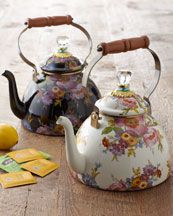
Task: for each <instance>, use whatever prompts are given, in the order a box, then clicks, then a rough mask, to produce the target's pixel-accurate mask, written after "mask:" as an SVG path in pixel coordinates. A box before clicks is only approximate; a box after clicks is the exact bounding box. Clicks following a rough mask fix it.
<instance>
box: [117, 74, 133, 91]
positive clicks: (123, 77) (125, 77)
mask: <svg viewBox="0 0 173 216" xmlns="http://www.w3.org/2000/svg"><path fill="white" fill-rule="evenodd" d="M131 76H132V73H131V72H130V71H119V72H118V74H117V79H118V87H119V88H118V90H121V91H129V87H130V84H129V83H130V80H131Z"/></svg>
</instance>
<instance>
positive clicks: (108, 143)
mask: <svg viewBox="0 0 173 216" xmlns="http://www.w3.org/2000/svg"><path fill="white" fill-rule="evenodd" d="M152 121H153V119H152V118H151V117H149V116H148V115H140V116H137V117H128V118H122V117H110V119H109V122H108V126H107V127H106V128H104V130H103V131H102V135H106V136H104V137H103V139H102V145H103V147H104V150H103V152H104V153H107V152H108V151H109V152H111V153H112V155H113V158H112V160H114V159H116V160H118V157H120V156H122V155H125V154H126V151H127V155H128V157H130V156H134V157H135V155H136V153H135V150H136V149H137V148H143V146H146V147H147V148H150V149H151V150H152V147H153V146H155V145H156V144H157V145H158V149H159V150H160V151H162V150H163V146H162V143H161V139H162V135H161V134H160V131H159V130H158V129H156V128H154V127H152V126H151V125H152V124H153V125H156V122H154V121H153V122H152Z"/></svg>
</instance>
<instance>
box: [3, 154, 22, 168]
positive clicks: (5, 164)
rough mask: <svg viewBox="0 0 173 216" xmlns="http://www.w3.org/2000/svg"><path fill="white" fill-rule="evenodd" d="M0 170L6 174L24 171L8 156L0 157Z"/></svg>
mask: <svg viewBox="0 0 173 216" xmlns="http://www.w3.org/2000/svg"><path fill="white" fill-rule="evenodd" d="M0 169H3V170H5V171H6V172H17V171H22V169H21V168H20V166H19V164H18V163H16V161H15V160H13V159H12V158H10V157H8V156H7V155H3V156H1V157H0Z"/></svg>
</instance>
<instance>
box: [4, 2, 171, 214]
mask: <svg viewBox="0 0 173 216" xmlns="http://www.w3.org/2000/svg"><path fill="white" fill-rule="evenodd" d="M66 14H71V15H72V17H74V20H75V21H79V23H80V24H81V25H83V26H84V27H86V28H87V29H88V31H89V32H90V33H91V36H92V38H93V42H94V47H95V50H96V45H97V44H99V43H100V42H102V41H105V42H109V41H111V40H115V39H122V38H127V37H136V36H140V35H145V34H146V35H148V36H149V37H150V40H151V48H153V49H154V50H155V51H156V52H157V53H158V55H159V57H160V58H161V62H162V77H161V78H162V79H161V81H160V83H159V86H158V88H157V90H156V91H155V93H154V94H153V95H152V97H151V102H152V110H153V115H154V116H155V117H156V118H157V119H158V120H159V121H160V123H161V124H162V126H163V127H164V130H165V132H166V135H167V137H168V140H169V143H170V145H171V147H172V140H173V114H172V110H173V84H172V83H173V74H172V68H173V61H172V53H173V45H172V43H173V28H172V23H173V1H171V0H165V1H162V0H158V1H157V3H156V2H155V1H149V0H141V1H138V0H122V1H118V0H115V1H112V0H99V1H98V0H92V1H83V2H81V1H79V0H71V1H70V0H66V1H63V2H62V1H60V0H49V1H45V0H44V1H43V0H42V1H41V0H37V1H34V0H30V1H21V0H15V1H14V0H10V1H7V0H0V18H1V22H0V35H1V37H0V50H1V58H0V70H1V71H0V73H1V72H3V70H4V69H9V70H12V71H13V72H14V73H15V77H16V80H17V84H18V90H19V94H20V96H21V97H22V94H23V92H24V90H25V88H26V86H27V84H28V82H29V80H30V79H31V77H32V73H31V71H32V69H31V68H29V67H28V66H27V65H26V64H24V63H23V62H22V61H21V59H20V58H19V56H18V54H17V36H18V34H19V32H20V30H21V29H22V27H23V22H24V21H25V20H26V18H27V17H40V16H56V15H66ZM65 33H67V34H68V35H70V36H71V44H72V49H74V48H75V47H76V46H78V49H77V51H76V55H81V56H84V55H85V54H86V52H87V48H86V42H85V38H84V37H83V36H82V34H80V33H79V32H78V31H76V30H73V29H72V28H71V27H69V28H68V29H64V27H57V28H53V27H50V28H44V29H37V30H33V31H32V32H31V31H30V32H28V34H26V35H25V36H24V38H23V40H22V47H23V48H24V50H25V52H24V53H25V54H26V55H27V56H30V58H31V59H32V60H33V61H35V62H36V61H38V60H41V59H42V57H41V56H42V55H43V56H44V55H47V54H49V52H50V51H51V46H55V45H56V44H55V43H54V42H53V41H54V39H56V37H57V35H58V34H59V35H61V34H65ZM31 44H32V46H31ZM94 54H95V52H93V54H92V56H93V55H94ZM125 68H128V69H129V70H131V71H132V72H133V81H132V87H134V88H135V90H136V91H138V92H140V93H141V94H143V92H144V89H143V82H144V85H145V86H148V85H149V83H150V82H151V81H152V76H153V61H152V58H151V56H150V54H148V53H147V52H145V51H143V50H141V51H138V52H135V51H134V52H130V53H125V54H116V55H109V56H106V57H104V58H103V59H102V61H101V62H100V63H99V64H98V65H97V66H96V67H95V69H94V70H93V72H92V78H93V80H95V82H96V83H97V85H98V87H99V88H100V90H101V92H102V93H103V94H105V93H107V92H108V91H110V90H112V89H113V88H115V86H116V80H115V79H113V78H114V77H115V75H116V71H117V70H118V69H125ZM105 80H106V82H105ZM0 87H1V91H0V122H8V123H11V124H13V125H14V126H16V127H17V128H18V131H19V134H20V142H19V144H18V145H17V146H16V147H15V148H14V149H21V148H26V147H34V148H37V149H39V150H42V151H45V152H48V153H50V154H51V155H53V160H54V161H56V162H58V163H60V168H59V169H58V170H56V171H55V172H53V173H51V174H50V175H48V176H46V177H45V178H39V177H38V178H37V179H38V183H37V184H36V185H30V186H22V187H18V188H11V189H0V216H1V215H2V216H4V215H5V216H24V215H27V216H57V215H58V216H78V215H79V216H81V215H83V216H113V215H119V216H163V215H165V216H172V215H173V186H172V185H173V178H172V176H171V177H170V178H169V179H168V180H167V181H166V182H165V183H163V184H161V185H159V186H157V187H155V188H152V189H148V190H145V191H139V192H128V193H127V192H123V193H121V192H117V193H114V192H107V191H101V190H96V189H92V188H89V187H86V186H85V185H83V184H81V183H79V182H78V181H76V180H74V179H73V178H72V176H71V175H70V172H69V170H68V166H67V163H66V159H65V149H64V138H63V137H60V138H55V137H46V136H39V135H36V134H32V133H29V132H28V131H26V130H24V129H23V128H22V127H21V124H20V121H19V120H18V119H17V118H16V117H15V116H14V115H13V114H12V112H11V110H10V107H9V101H8V83H7V81H6V79H5V78H4V77H0ZM172 153H173V152H172V149H171V155H172Z"/></svg>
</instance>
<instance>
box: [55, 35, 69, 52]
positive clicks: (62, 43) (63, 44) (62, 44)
mask: <svg viewBox="0 0 173 216" xmlns="http://www.w3.org/2000/svg"><path fill="white" fill-rule="evenodd" d="M56 41H57V44H58V52H59V53H64V52H67V49H68V45H69V38H68V37H67V36H58V37H57V39H56Z"/></svg>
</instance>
